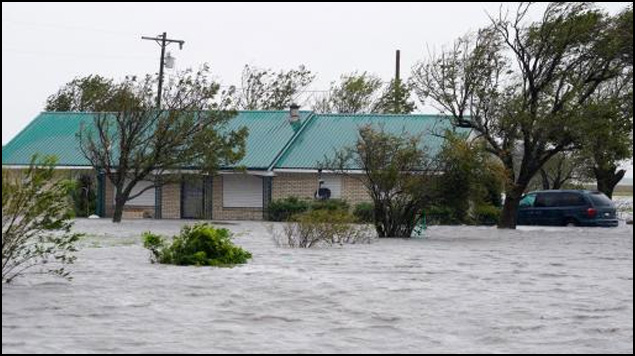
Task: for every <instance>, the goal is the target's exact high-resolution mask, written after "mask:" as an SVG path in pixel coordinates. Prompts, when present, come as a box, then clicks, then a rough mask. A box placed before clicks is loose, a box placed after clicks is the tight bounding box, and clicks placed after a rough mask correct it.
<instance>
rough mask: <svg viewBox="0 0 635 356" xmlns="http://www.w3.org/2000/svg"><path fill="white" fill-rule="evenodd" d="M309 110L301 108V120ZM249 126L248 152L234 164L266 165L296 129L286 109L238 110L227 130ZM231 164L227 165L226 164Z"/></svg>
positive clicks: (304, 118) (303, 120)
mask: <svg viewBox="0 0 635 356" xmlns="http://www.w3.org/2000/svg"><path fill="white" fill-rule="evenodd" d="M311 115H312V113H311V112H310V111H301V112H300V122H305V120H307V119H308V118H309V117H310V116H311ZM241 127H247V129H249V136H248V137H247V147H246V149H247V153H246V155H245V158H243V160H242V161H240V162H239V163H238V164H237V165H238V166H242V167H247V168H251V169H267V168H269V166H270V165H271V163H272V162H273V160H274V159H275V158H276V157H277V156H278V154H279V153H280V152H281V151H282V149H283V148H284V146H285V145H286V144H287V142H289V140H291V138H292V137H293V135H294V134H295V133H296V131H295V130H294V128H293V126H292V125H291V123H289V111H241V112H239V114H238V116H236V117H235V118H233V119H232V120H231V121H230V123H229V125H228V127H227V128H228V129H229V130H237V129H239V128H241ZM227 168H230V167H227Z"/></svg>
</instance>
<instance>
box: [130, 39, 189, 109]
mask: <svg viewBox="0 0 635 356" xmlns="http://www.w3.org/2000/svg"><path fill="white" fill-rule="evenodd" d="M141 39H142V40H151V41H155V42H156V43H157V44H158V45H159V46H161V62H160V63H159V89H158V90H157V109H160V108H161V92H162V91H163V67H164V66H165V47H167V45H169V44H171V43H178V44H179V49H183V45H184V44H185V41H182V40H172V39H169V38H168V34H167V33H166V32H163V34H162V35H158V36H157V37H146V36H143V37H141Z"/></svg>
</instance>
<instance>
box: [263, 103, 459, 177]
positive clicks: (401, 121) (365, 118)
mask: <svg viewBox="0 0 635 356" xmlns="http://www.w3.org/2000/svg"><path fill="white" fill-rule="evenodd" d="M366 125H372V126H376V127H377V128H380V127H383V128H384V129H385V130H386V131H387V132H389V133H392V134H397V135H398V134H401V133H403V132H408V133H409V134H421V135H422V142H421V145H422V147H426V148H427V149H429V150H430V153H431V154H432V155H434V154H436V153H437V152H438V151H439V150H440V149H441V146H442V144H443V138H441V137H439V136H438V135H439V134H443V133H444V131H445V130H446V129H451V128H452V125H451V122H450V120H448V119H447V118H444V117H442V116H436V115H377V114H363V115H343V114H335V115H315V116H314V117H313V118H312V119H311V120H310V121H309V122H308V123H307V125H306V127H305V128H304V129H303V130H302V132H301V134H300V135H298V137H297V138H296V139H295V141H294V142H293V144H292V145H291V147H290V148H289V149H288V150H287V151H286V152H284V154H283V155H282V157H281V158H280V160H278V162H277V163H276V165H275V168H277V169H316V168H317V167H318V164H319V162H323V161H324V159H325V157H332V156H333V153H334V152H335V151H336V150H339V149H342V148H345V147H351V146H353V145H354V144H355V143H356V142H357V140H358V138H359V129H360V128H361V127H363V126H366ZM351 168H352V169H354V168H359V167H351Z"/></svg>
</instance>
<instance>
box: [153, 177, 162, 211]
mask: <svg viewBox="0 0 635 356" xmlns="http://www.w3.org/2000/svg"><path fill="white" fill-rule="evenodd" d="M161 179H162V178H161V176H155V177H154V180H155V182H156V185H157V186H156V188H155V189H154V218H155V219H163V209H162V207H163V185H162V184H161Z"/></svg>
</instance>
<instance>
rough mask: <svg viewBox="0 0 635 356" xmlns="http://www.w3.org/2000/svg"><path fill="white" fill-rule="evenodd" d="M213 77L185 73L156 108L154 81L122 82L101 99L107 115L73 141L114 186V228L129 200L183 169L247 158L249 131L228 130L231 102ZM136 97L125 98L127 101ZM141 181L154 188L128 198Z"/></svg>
mask: <svg viewBox="0 0 635 356" xmlns="http://www.w3.org/2000/svg"><path fill="white" fill-rule="evenodd" d="M209 76H210V70H209V67H208V66H204V67H203V68H202V69H201V70H199V71H196V72H195V71H193V70H186V71H184V72H182V73H180V74H178V75H177V77H176V79H175V80H173V81H170V83H168V85H167V86H166V87H164V91H163V95H162V100H161V107H160V108H157V107H156V92H155V87H156V85H155V84H156V78H155V77H153V76H147V77H145V78H144V79H141V80H137V79H136V78H127V79H126V80H125V81H123V82H122V83H119V84H116V85H114V86H113V88H112V89H111V90H109V91H108V92H107V93H106V96H107V98H106V99H105V100H107V101H109V102H111V103H113V105H111V106H110V107H109V109H110V110H111V112H104V113H98V114H96V115H95V118H94V121H93V122H92V123H91V124H87V125H85V126H83V127H82V128H81V130H80V132H79V134H78V136H79V141H80V147H81V150H82V152H83V154H84V156H85V157H86V158H87V159H88V160H89V161H90V163H91V164H92V166H93V167H95V169H96V170H97V171H98V172H102V173H103V174H105V176H106V177H107V178H108V179H109V180H110V181H111V182H112V184H113V185H114V187H115V209H114V215H113V222H120V221H121V218H122V214H123V208H124V205H125V203H126V202H127V201H129V200H131V199H134V198H136V197H137V196H139V195H141V194H143V193H144V192H145V191H147V190H148V189H153V188H157V187H160V186H161V185H164V184H169V183H171V182H173V181H175V180H177V179H179V178H178V172H179V170H181V169H186V168H196V169H198V170H200V172H201V173H203V174H212V173H214V172H215V171H216V170H217V169H218V168H219V166H221V165H232V164H235V163H236V162H238V161H239V160H240V159H242V157H243V156H244V154H245V138H246V136H247V130H246V128H242V129H240V130H235V131H230V130H229V129H227V127H226V124H227V122H228V121H229V120H230V119H231V118H232V117H234V116H235V111H233V110H230V109H229V105H230V103H231V101H230V100H229V98H228V97H227V96H226V95H224V94H223V95H222V96H221V97H220V98H219V97H218V96H219V94H220V93H219V85H218V84H216V83H214V82H213V81H211V80H210V79H209ZM131 93H132V94H133V95H130V94H131ZM143 180H150V181H153V182H154V185H148V186H147V187H146V188H145V189H143V190H141V191H139V192H137V193H136V194H135V195H131V193H132V190H133V188H134V187H135V186H136V185H137V184H138V183H139V182H141V181H143Z"/></svg>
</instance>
